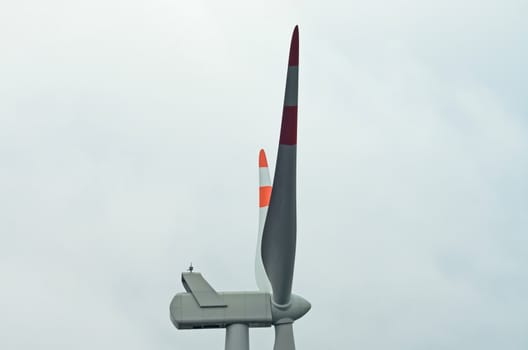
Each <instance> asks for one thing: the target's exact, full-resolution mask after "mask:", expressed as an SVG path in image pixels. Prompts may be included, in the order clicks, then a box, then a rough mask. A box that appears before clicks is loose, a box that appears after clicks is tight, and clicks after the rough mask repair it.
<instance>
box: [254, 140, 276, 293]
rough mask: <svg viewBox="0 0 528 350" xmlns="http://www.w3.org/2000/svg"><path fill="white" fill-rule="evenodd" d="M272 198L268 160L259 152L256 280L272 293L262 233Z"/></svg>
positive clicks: (260, 285)
mask: <svg viewBox="0 0 528 350" xmlns="http://www.w3.org/2000/svg"><path fill="white" fill-rule="evenodd" d="M270 196H271V180H270V175H269V168H268V160H267V159H266V152H264V150H263V149H261V150H260V152H259V231H258V238H257V253H256V254H255V279H256V281H257V286H258V289H259V290H260V291H262V292H266V293H271V291H272V289H271V284H270V281H269V279H268V276H267V275H266V272H265V270H264V263H263V262H262V254H261V247H262V231H264V223H265V222H266V214H267V213H268V207H269V201H270Z"/></svg>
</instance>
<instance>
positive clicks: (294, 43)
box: [288, 26, 299, 66]
mask: <svg viewBox="0 0 528 350" xmlns="http://www.w3.org/2000/svg"><path fill="white" fill-rule="evenodd" d="M298 65H299V26H295V29H294V30H293V34H292V39H291V44H290V59H289V60H288V66H298Z"/></svg>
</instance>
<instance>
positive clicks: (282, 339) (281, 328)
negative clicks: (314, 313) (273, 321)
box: [273, 323, 295, 350]
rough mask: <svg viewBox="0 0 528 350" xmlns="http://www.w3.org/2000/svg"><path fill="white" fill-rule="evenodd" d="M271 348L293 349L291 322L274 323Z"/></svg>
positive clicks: (277, 349) (279, 349) (275, 349)
mask: <svg viewBox="0 0 528 350" xmlns="http://www.w3.org/2000/svg"><path fill="white" fill-rule="evenodd" d="M273 350H295V341H294V339H293V324H292V323H287V324H278V325H275V345H273Z"/></svg>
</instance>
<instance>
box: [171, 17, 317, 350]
mask: <svg viewBox="0 0 528 350" xmlns="http://www.w3.org/2000/svg"><path fill="white" fill-rule="evenodd" d="M298 73H299V29H298V27H297V26H296V27H295V29H294V31H293V35H292V39H291V44H290V55H289V60H288V75H287V78H286V91H285V95H284V108H283V111H282V124H281V132H280V140H279V150H278V154H277V162H276V166H275V176H274V179H273V185H272V183H271V180H270V176H269V170H268V162H267V159H266V154H265V153H264V150H261V151H260V154H259V185H260V194H259V207H260V209H259V233H258V239H257V254H256V259H255V278H256V281H257V286H258V288H259V291H258V292H216V291H215V290H214V289H213V288H212V287H211V286H210V285H209V283H208V282H207V281H206V280H205V279H204V277H203V276H202V275H201V274H200V273H198V272H193V271H192V270H189V272H183V273H182V275H181V277H182V283H183V287H184V288H185V290H186V293H178V294H176V296H174V298H173V299H172V302H171V304H170V318H171V321H172V323H173V324H174V326H176V328H178V329H201V328H225V329H226V341H225V349H226V350H248V349H249V328H250V327H270V326H274V327H275V344H274V346H273V349H274V350H295V342H294V337H293V327H292V325H293V322H294V321H295V320H297V319H299V318H300V317H302V316H303V315H304V314H306V313H307V312H308V311H309V310H310V308H311V305H310V303H309V302H308V301H307V300H306V299H304V298H303V297H301V296H298V295H295V294H292V281H293V270H294V265H295V246H296V235H297V233H296V231H297V222H296V203H295V200H296V158H297V96H298V75H299V74H298Z"/></svg>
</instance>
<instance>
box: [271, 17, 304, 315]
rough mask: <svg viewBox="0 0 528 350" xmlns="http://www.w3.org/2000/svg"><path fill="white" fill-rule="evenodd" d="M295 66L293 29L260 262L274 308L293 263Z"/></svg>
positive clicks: (282, 299)
mask: <svg viewBox="0 0 528 350" xmlns="http://www.w3.org/2000/svg"><path fill="white" fill-rule="evenodd" d="M298 66H299V30H298V27H297V26H296V27H295V29H294V31H293V35H292V40H291V44H290V56H289V61H288V76H287V78H286V92H285V96H284V109H283V112H282V125H281V133H280V142H279V151H278V154H277V163H276V167H275V177H274V179H273V189H272V191H271V199H270V205H269V209H268V214H267V218H266V222H265V224H264V232H263V236H262V261H263V262H264V268H265V270H266V274H267V276H268V278H269V280H270V282H271V286H272V288H273V301H274V303H275V304H277V305H287V304H288V303H289V302H290V297H291V289H292V279H293V269H294V264H295V244H296V229H297V223H296V205H295V190H296V185H295V183H296V182H295V172H296V158H297V85H298Z"/></svg>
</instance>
